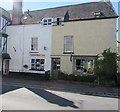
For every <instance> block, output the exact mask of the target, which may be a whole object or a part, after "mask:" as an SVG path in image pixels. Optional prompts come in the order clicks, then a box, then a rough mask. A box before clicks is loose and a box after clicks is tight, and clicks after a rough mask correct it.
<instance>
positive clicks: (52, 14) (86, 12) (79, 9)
mask: <svg viewBox="0 0 120 112" xmlns="http://www.w3.org/2000/svg"><path fill="white" fill-rule="evenodd" d="M67 11H68V14H69V20H79V19H80V20H85V19H98V18H95V16H94V12H102V13H103V15H104V17H103V16H102V17H100V18H117V17H118V16H117V14H116V12H115V10H114V8H113V6H112V4H111V2H91V3H84V4H78V5H69V6H62V7H56V8H49V9H43V10H35V11H30V15H31V16H32V18H30V17H29V16H28V19H27V20H22V22H23V24H31V23H39V22H40V21H41V20H42V19H43V18H56V17H64V16H65V14H66V12H67ZM24 16H27V12H25V13H24ZM100 18H99V19H100Z"/></svg>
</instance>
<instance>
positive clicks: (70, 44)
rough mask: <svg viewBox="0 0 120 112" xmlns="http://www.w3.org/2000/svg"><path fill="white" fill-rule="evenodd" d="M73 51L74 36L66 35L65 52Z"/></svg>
mask: <svg viewBox="0 0 120 112" xmlns="http://www.w3.org/2000/svg"><path fill="white" fill-rule="evenodd" d="M72 52H73V36H64V53H72Z"/></svg>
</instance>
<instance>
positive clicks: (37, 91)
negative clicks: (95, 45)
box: [0, 76, 119, 110]
mask: <svg viewBox="0 0 120 112" xmlns="http://www.w3.org/2000/svg"><path fill="white" fill-rule="evenodd" d="M0 98H2V110H118V104H119V103H118V88H114V87H98V86H91V85H81V84H70V83H64V82H60V81H57V80H56V81H55V80H50V81H44V80H41V79H37V80H30V79H27V78H25V79H24V78H11V77H7V76H5V77H3V78H2V93H1V95H0Z"/></svg>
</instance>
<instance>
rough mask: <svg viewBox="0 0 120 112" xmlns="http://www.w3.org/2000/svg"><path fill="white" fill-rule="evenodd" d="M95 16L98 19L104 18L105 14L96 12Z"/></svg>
mask: <svg viewBox="0 0 120 112" xmlns="http://www.w3.org/2000/svg"><path fill="white" fill-rule="evenodd" d="M94 16H95V17H96V18H99V17H103V16H104V14H103V12H101V11H99V12H94Z"/></svg>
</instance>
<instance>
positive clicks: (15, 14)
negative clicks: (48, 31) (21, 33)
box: [12, 0, 23, 25]
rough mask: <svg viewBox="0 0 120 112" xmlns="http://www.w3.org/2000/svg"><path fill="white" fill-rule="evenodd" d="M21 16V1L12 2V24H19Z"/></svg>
mask: <svg viewBox="0 0 120 112" xmlns="http://www.w3.org/2000/svg"><path fill="white" fill-rule="evenodd" d="M22 16H23V12H22V0H14V1H13V11H12V24H14V25H18V24H21V18H22Z"/></svg>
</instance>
